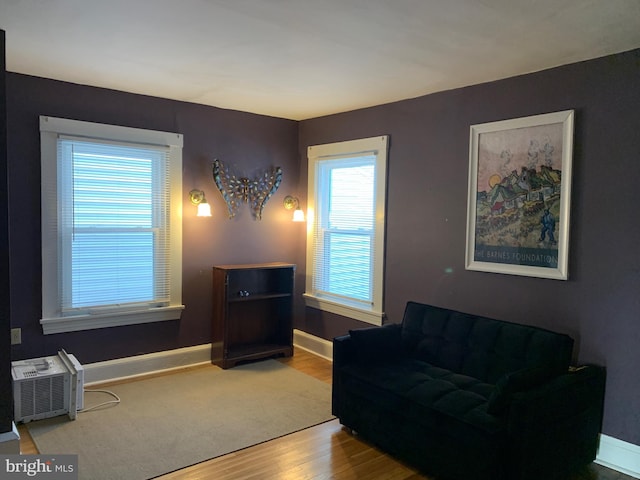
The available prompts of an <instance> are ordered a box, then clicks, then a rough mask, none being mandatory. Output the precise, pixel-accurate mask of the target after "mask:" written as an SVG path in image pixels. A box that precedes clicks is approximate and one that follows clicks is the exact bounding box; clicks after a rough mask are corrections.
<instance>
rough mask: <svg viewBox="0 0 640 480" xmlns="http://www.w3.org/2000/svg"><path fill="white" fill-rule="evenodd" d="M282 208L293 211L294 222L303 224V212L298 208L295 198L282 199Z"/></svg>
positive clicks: (298, 203)
mask: <svg viewBox="0 0 640 480" xmlns="http://www.w3.org/2000/svg"><path fill="white" fill-rule="evenodd" d="M284 208H286V209H287V210H293V221H294V222H304V212H303V211H302V209H301V208H300V202H299V201H298V199H297V198H296V197H292V196H291V195H287V196H286V197H284ZM294 209H295V210H294Z"/></svg>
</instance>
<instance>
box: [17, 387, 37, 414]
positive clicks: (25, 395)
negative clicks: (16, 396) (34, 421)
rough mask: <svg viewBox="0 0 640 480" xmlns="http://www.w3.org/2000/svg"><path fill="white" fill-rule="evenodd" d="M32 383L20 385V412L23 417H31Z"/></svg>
mask: <svg viewBox="0 0 640 480" xmlns="http://www.w3.org/2000/svg"><path fill="white" fill-rule="evenodd" d="M33 387H34V382H24V383H23V384H22V395H20V411H21V412H22V414H23V415H24V416H25V417H30V416H31V415H33V413H34V412H33V395H34V391H33Z"/></svg>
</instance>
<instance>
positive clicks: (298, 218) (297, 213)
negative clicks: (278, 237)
mask: <svg viewBox="0 0 640 480" xmlns="http://www.w3.org/2000/svg"><path fill="white" fill-rule="evenodd" d="M293 221H294V222H304V212H303V211H302V209H300V208H296V209H295V210H294V211H293Z"/></svg>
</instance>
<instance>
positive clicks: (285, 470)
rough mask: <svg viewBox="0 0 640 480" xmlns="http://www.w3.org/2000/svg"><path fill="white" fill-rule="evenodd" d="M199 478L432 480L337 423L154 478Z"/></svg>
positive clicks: (595, 474) (295, 363)
mask: <svg viewBox="0 0 640 480" xmlns="http://www.w3.org/2000/svg"><path fill="white" fill-rule="evenodd" d="M279 360H280V361H281V362H282V363H284V364H286V365H289V366H291V367H292V368H295V369H297V370H299V371H301V372H303V373H306V374H307V375H311V376H312V377H314V378H317V379H318V380H320V381H323V382H326V383H328V384H331V374H332V363H331V362H330V361H328V360H326V359H324V358H321V357H318V356H316V355H314V354H312V353H309V352H307V351H305V350H303V349H299V348H296V349H295V353H294V355H293V356H292V357H288V358H282V359H279ZM18 430H19V433H20V448H21V451H22V453H24V454H35V453H38V451H37V448H36V446H35V444H34V443H33V440H32V439H31V436H30V435H29V431H28V430H27V429H26V427H25V426H24V425H19V426H18ZM203 441H206V439H203ZM203 479H215V480H253V479H255V480H266V479H278V480H329V479H334V480H335V479H337V480H425V479H426V480H436V479H435V478H433V477H427V476H424V475H421V474H420V473H419V472H417V471H416V470H414V469H412V468H410V467H408V466H406V465H404V464H403V463H401V462H399V461H397V460H396V459H394V458H392V457H390V456H389V455H386V454H385V453H383V452H381V451H379V450H378V449H376V448H374V447H372V446H371V445H369V444H367V443H366V442H364V441H363V440H362V439H360V438H359V437H357V436H354V435H351V434H350V433H348V432H347V431H346V430H345V429H344V428H343V427H342V426H341V425H340V423H339V422H338V421H337V420H332V421H329V422H325V423H322V424H320V425H317V426H315V427H311V428H307V429H305V430H302V431H300V432H295V433H292V434H290V435H286V436H284V437H280V438H277V439H275V440H271V441H269V442H265V443H262V444H259V445H254V446H252V447H249V448H245V449H243V450H239V451H237V452H233V453H229V454H227V455H223V456H221V457H217V458H214V459H212V460H208V461H205V462H202V463H199V464H197V465H193V466H191V467H187V468H183V469H181V470H178V471H176V472H172V473H168V474H166V475H163V476H161V477H158V480H203ZM540 480H544V479H540ZM568 480H633V479H632V477H629V476H626V475H623V474H621V473H619V472H616V471H614V470H610V469H608V468H605V467H602V466H599V465H596V464H591V465H589V466H588V467H586V468H585V469H584V470H583V471H581V472H579V473H578V474H576V475H574V476H573V477H571V479H568Z"/></svg>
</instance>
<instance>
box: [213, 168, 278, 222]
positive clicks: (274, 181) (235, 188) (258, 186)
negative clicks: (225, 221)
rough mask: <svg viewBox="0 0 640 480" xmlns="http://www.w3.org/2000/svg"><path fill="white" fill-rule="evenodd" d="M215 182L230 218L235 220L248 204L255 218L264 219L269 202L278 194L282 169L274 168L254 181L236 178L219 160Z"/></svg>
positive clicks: (215, 172) (214, 176)
mask: <svg viewBox="0 0 640 480" xmlns="http://www.w3.org/2000/svg"><path fill="white" fill-rule="evenodd" d="M213 180H214V182H215V183H216V186H217V187H218V190H220V193H221V194H222V198H224V201H225V202H226V204H227V210H228V211H229V218H233V217H234V216H235V215H236V213H238V209H239V208H240V205H242V204H243V203H248V204H249V208H250V209H251V213H252V214H253V218H254V219H255V220H261V219H262V210H263V209H264V206H265V205H266V203H267V200H269V199H270V198H271V196H272V195H273V194H274V193H276V190H278V187H279V186H280V182H281V181H282V168H280V167H274V168H272V169H271V170H270V171H266V172H264V173H263V174H261V175H259V176H258V178H256V179H252V178H247V177H236V176H235V175H234V174H233V173H231V172H230V171H229V169H228V168H226V167H225V166H224V165H223V164H222V162H221V161H220V160H218V159H217V158H216V159H215V160H214V161H213Z"/></svg>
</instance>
